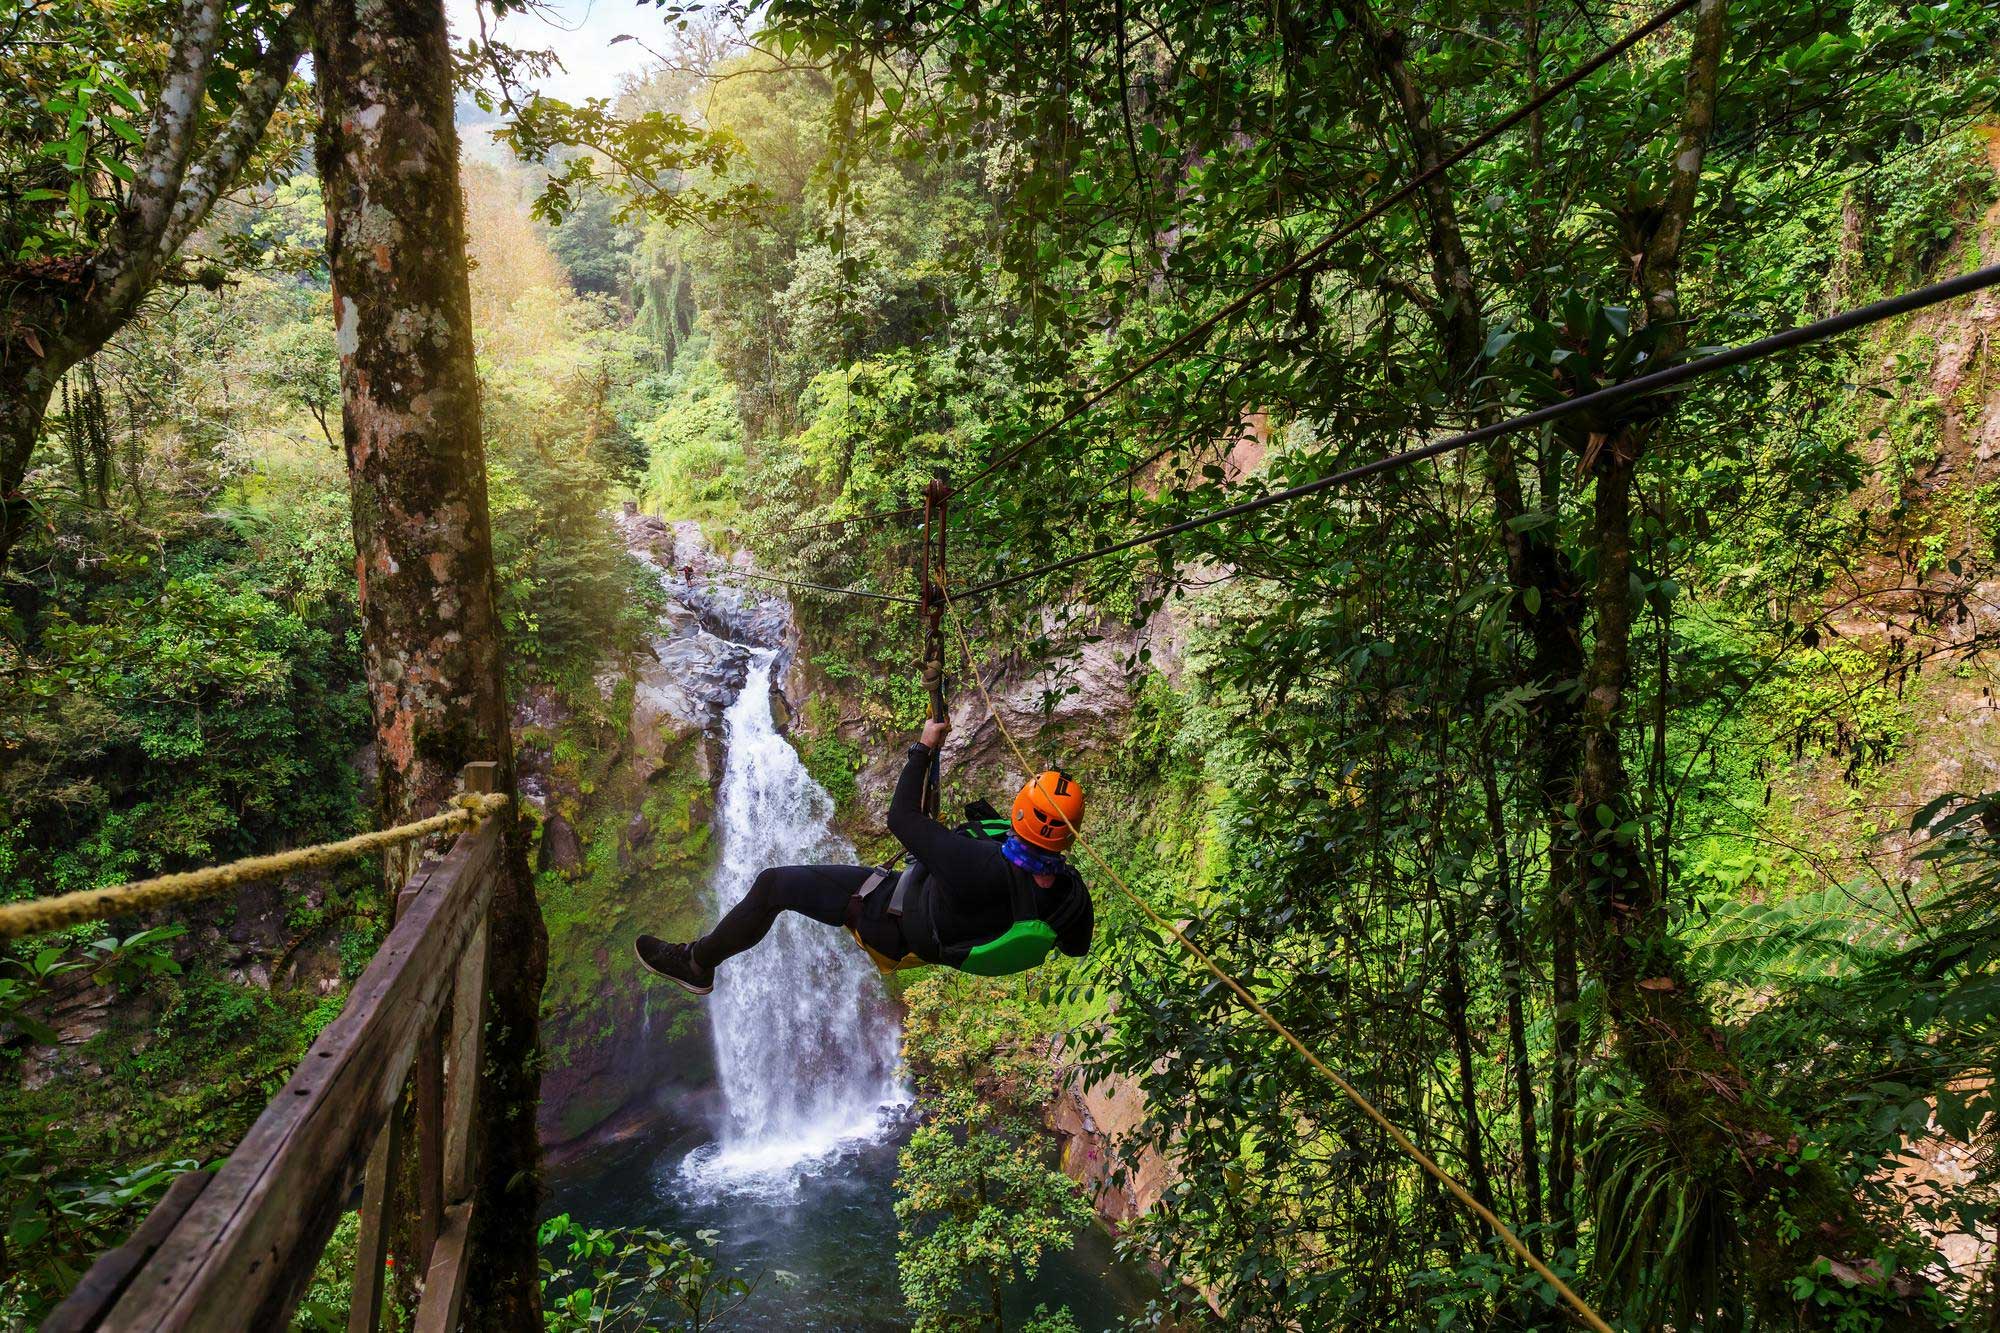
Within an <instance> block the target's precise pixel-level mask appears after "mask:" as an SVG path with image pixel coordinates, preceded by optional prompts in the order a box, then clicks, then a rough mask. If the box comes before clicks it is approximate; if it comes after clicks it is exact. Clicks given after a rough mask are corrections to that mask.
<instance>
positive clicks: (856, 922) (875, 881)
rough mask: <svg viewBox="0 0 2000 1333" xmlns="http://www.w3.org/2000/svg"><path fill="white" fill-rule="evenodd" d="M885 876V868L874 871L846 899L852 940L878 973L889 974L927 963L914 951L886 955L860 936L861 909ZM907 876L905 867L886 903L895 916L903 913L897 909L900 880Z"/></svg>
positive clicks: (880, 885)
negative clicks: (892, 895)
mask: <svg viewBox="0 0 2000 1333" xmlns="http://www.w3.org/2000/svg"><path fill="white" fill-rule="evenodd" d="M913 868H914V867H913ZM888 878H889V872H888V871H886V870H880V869H878V870H876V871H874V872H873V873H871V874H870V875H869V876H868V878H867V879H865V880H863V881H861V887H860V888H859V889H856V890H855V891H854V893H853V894H851V895H850V896H849V897H848V899H847V933H848V934H850V935H852V936H853V937H854V942H855V943H856V944H858V945H860V946H861V952H863V953H865V954H867V955H868V961H869V962H871V963H873V964H875V970H876V971H878V972H880V973H881V974H882V975H883V976H885V977H886V976H888V975H889V974H890V973H891V972H901V971H903V970H904V969H905V968H911V967H926V966H928V964H926V963H925V962H924V960H923V959H921V958H919V957H917V956H916V955H915V954H913V953H906V954H904V955H903V956H902V957H901V958H891V957H889V955H887V954H885V953H883V952H882V951H881V950H879V949H877V948H875V947H874V946H873V945H871V944H869V943H868V941H867V940H864V939H862V938H861V913H862V911H863V909H864V908H865V907H866V906H867V903H868V899H869V898H870V896H872V895H873V894H874V892H875V891H876V890H877V889H879V888H881V887H882V885H883V884H884V883H885V882H886V881H887V880H888ZM909 878H910V872H909V871H908V870H905V871H904V872H903V878H902V880H899V881H897V885H896V897H895V898H894V899H893V900H891V902H890V904H889V910H890V913H891V914H892V915H895V916H901V915H902V913H901V912H900V911H898V910H897V908H898V907H899V906H900V905H901V903H902V886H903V883H904V882H905V881H907V880H908V879H909Z"/></svg>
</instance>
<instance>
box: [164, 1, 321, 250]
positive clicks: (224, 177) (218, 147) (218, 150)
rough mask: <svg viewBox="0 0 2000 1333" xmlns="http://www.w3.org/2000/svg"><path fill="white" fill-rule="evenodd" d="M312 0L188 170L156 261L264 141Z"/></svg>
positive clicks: (276, 35) (288, 22)
mask: <svg viewBox="0 0 2000 1333" xmlns="http://www.w3.org/2000/svg"><path fill="white" fill-rule="evenodd" d="M311 18H312V5H311V3H310V0H298V3H296V4H294V5H293V6H292V10H291V13H289V14H287V15H286V16H285V19H284V21H283V22H282V23H280V24H279V25H278V28H277V31H275V32H273V33H272V34H271V38H270V41H269V42H267V43H266V44H265V47H264V54H263V55H261V56H259V57H258V59H257V65H256V74H255V75H254V77H252V78H251V80H250V81H249V83H248V84H247V85H246V86H245V87H244V89H243V93H242V96H241V98H240V99H239V100H238V101H237V103H236V110H235V111H234V112H233V113H231V115H230V117H229V121H228V123H227V124H225V125H224V126H223V127H222V130H221V132H220V133H219V134H218V135H217V136H216V140H215V142H214V143H213V144H212V145H210V147H209V150H208V153H207V155H206V156H205V157H203V158H202V160H201V161H200V162H197V163H196V164H195V165H194V166H193V167H191V168H190V169H189V170H188V172H187V177H186V179H185V180H184V181H183V182H182V185H181V189H180V194H179V197H177V198H176V199H175V200H174V207H173V212H172V214H171V215H170V216H169V218H168V219H167V224H166V227H165V229H164V231H163V233H162V234H161V236H160V239H159V243H158V245H157V246H156V247H155V249H154V252H153V254H154V257H155V259H156V260H158V261H159V262H165V261H166V260H168V259H170V258H172V257H173V255H174V252H175V251H177V250H179V249H180V247H181V246H182V244H184V243H185V242H186V241H187V238H188V237H189V236H190V235H192V234H193V232H194V230H195V228H197V227H199V226H200V225H201V224H202V222H203V220H204V219H206V218H207V217H208V214H209V210H210V209H212V208H214V207H215V201H216V200H217V199H218V198H220V197H221V196H222V193H223V192H224V191H225V190H227V189H229V188H230V186H231V185H233V184H234V183H235V181H236V178H237V176H238V175H240V174H241V173H242V171H243V166H244V164H245V163H246V162H248V161H249V160H250V154H251V153H253V152H255V151H256V148H257V144H258V143H259V142H260V141H261V140H262V139H263V137H264V130H265V127H266V126H268V125H269V124H270V123H271V115H272V113H273V112H275V111H276V110H277V109H278V103H279V102H281V101H283V100H284V96H285V89H286V88H287V87H289V86H290V85H291V81H292V70H293V68H294V67H295V66H296V65H297V64H298V63H299V54H300V52H302V51H304V50H305V46H306V42H307V40H308V39H309V37H310V34H311V31H312V22H311Z"/></svg>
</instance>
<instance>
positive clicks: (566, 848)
mask: <svg viewBox="0 0 2000 1333" xmlns="http://www.w3.org/2000/svg"><path fill="white" fill-rule="evenodd" d="M535 868H536V869H538V870H554V871H557V872H558V873H560V874H564V875H573V874H576V873H577V872H578V871H580V870H582V869H583V840H582V839H581V838H579V837H577V835H576V828H575V826H574V825H572V824H571V823H570V822H569V821H568V820H567V819H564V818H563V817H562V816H561V815H550V816H549V817H548V818H547V819H546V820H544V821H543V823H542V844H541V849H540V851H539V853H538V855H537V857H536V860H535Z"/></svg>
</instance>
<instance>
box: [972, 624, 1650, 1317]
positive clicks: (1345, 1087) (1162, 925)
mask: <svg viewBox="0 0 2000 1333" xmlns="http://www.w3.org/2000/svg"><path fill="white" fill-rule="evenodd" d="M945 602H946V605H947V606H950V604H951V598H950V597H949V595H947V596H946V598H945ZM952 609H953V610H954V611H956V609H957V608H956V607H952ZM951 625H952V629H953V630H954V631H955V632H956V633H957V635H958V643H959V647H960V649H961V650H963V652H964V653H965V674H966V675H967V676H968V677H970V678H971V680H972V683H973V686H974V687H975V688H976V689H978V691H979V697H980V699H981V700H982V701H984V703H985V704H986V711H987V713H988V714H989V715H991V717H992V718H993V725H994V727H995V728H997V729H998V730H999V732H1000V738H1001V739H1002V740H1004V741H1006V742H1007V748H1008V749H1009V750H1012V751H1013V752H1014V759H1015V761H1016V762H1017V763H1019V764H1020V765H1021V771H1022V772H1024V773H1028V774H1034V773H1035V771H1036V770H1035V767H1034V765H1032V764H1030V763H1029V762H1028V757H1027V755H1025V754H1023V753H1022V752H1021V747H1020V746H1019V745H1018V744H1016V743H1015V740H1014V737H1013V735H1012V733H1010V732H1009V731H1008V730H1007V724H1006V723H1005V722H1002V721H1001V720H1000V710H999V709H998V708H996V707H994V705H993V696H992V695H990V694H988V693H987V692H986V682H985V681H984V680H983V679H981V677H980V675H979V664H978V663H977V662H975V661H974V660H973V658H972V642H971V640H969V639H968V638H966V636H965V626H964V624H963V623H962V621H961V620H960V618H959V617H958V616H956V615H954V616H952V619H951ZM1033 781H1035V782H1036V783H1037V784H1039V783H1040V781H1041V779H1040V778H1039V777H1035V778H1033ZM1037 789H1038V790H1039V787H1038V788H1037ZM1048 794H1049V793H1047V792H1044V793H1043V795H1048ZM1049 807H1050V808H1051V809H1053V810H1055V811H1056V812H1057V813H1058V814H1061V813H1062V807H1061V806H1060V805H1058V804H1057V803H1056V802H1055V801H1054V800H1053V799H1051V800H1050V801H1049ZM1063 823H1065V824H1069V831H1070V833H1071V835H1072V836H1073V837H1074V838H1075V841H1076V845H1077V846H1078V847H1080V848H1082V849H1083V850H1084V851H1085V852H1087V853H1089V855H1090V859H1091V860H1092V861H1094V862H1096V863H1097V868H1098V869H1099V870H1102V871H1103V872H1104V873H1105V874H1106V875H1107V876H1109V877H1110V879H1111V882H1112V883H1113V884H1115V885H1117V886H1118V891H1119V892H1120V893H1122V894H1124V895H1125V897H1126V899H1127V900H1128V901H1129V902H1131V904H1132V905H1133V906H1134V907H1136V908H1138V909H1139V910H1140V911H1141V912H1143V913H1144V914H1145V916H1146V919H1147V920H1148V921H1151V922H1152V923H1153V925H1154V926H1156V927H1157V928H1159V929H1160V930H1163V931H1165V932H1167V933H1168V934H1169V935H1172V936H1173V937H1174V939H1175V940H1176V941H1178V942H1179V943H1180V946H1181V947H1182V948H1183V949H1186V950H1187V951H1188V952H1189V953H1191V954H1193V955H1194V956H1195V958H1197V959H1198V960H1200V962H1201V965H1202V966H1203V967H1205V968H1207V969H1208V970H1209V971H1210V972H1211V973H1213V974H1214V976H1215V979H1216V980H1217V981H1220V982H1221V983H1222V984H1223V985H1225V986H1227V987H1228V988H1229V989H1230V991H1231V992H1232V993H1234V994H1235V996H1236V998H1237V999H1239V1000H1241V1001H1242V1002H1243V1004H1244V1006H1245V1007H1247V1008H1248V1009H1249V1010H1250V1012H1251V1013H1253V1014H1255V1015H1256V1016H1257V1017H1258V1018H1260V1019H1262V1020H1263V1021H1264V1025H1265V1026H1266V1027H1268V1028H1270V1029H1271V1031H1273V1032H1275V1033H1277V1034H1278V1035H1279V1036H1280V1037H1282V1038H1283V1039H1284V1041H1285V1044H1286V1045H1288V1046H1290V1047H1291V1048H1292V1049H1293V1050H1295V1051H1297V1052H1298V1053H1299V1054H1300V1055H1301V1056H1302V1057H1304V1059H1305V1061H1306V1063H1307V1064H1309V1065H1311V1066H1312V1067H1313V1068H1314V1069H1316V1070H1318V1071H1319V1072H1320V1073H1321V1074H1323V1075H1325V1077H1326V1078H1327V1080H1328V1081H1330V1082H1331V1083H1332V1084H1333V1085H1334V1086H1335V1087H1337V1088H1339V1089H1340V1090H1341V1092H1342V1093H1344V1094H1345V1095H1346V1097H1347V1100H1348V1101H1350V1102H1352V1103H1354V1105H1355V1107H1356V1108H1357V1109H1358V1110H1360V1112H1361V1113H1362V1114H1363V1115H1365V1116H1367V1117H1368V1118H1369V1119H1370V1120H1372V1121H1374V1122H1375V1123H1376V1124H1377V1125H1378V1126H1380V1127H1381V1130H1382V1132H1383V1133H1385V1134H1387V1135H1388V1136H1389V1139H1390V1141H1391V1142H1393V1143H1394V1144H1395V1145H1396V1146H1397V1147H1398V1148H1399V1149H1401V1150H1402V1152H1403V1155H1404V1156H1406V1157H1408V1158H1409V1159H1410V1160H1411V1161H1413V1162H1415V1163H1416V1164H1417V1165H1418V1166H1420V1167H1422V1168H1423V1169H1424V1170H1425V1171H1427V1172H1429V1173H1430V1175H1431V1176H1432V1177H1433V1178H1434V1179H1436V1180H1437V1182H1438V1183H1439V1184H1441V1185H1443V1186H1444V1187H1445V1189H1447V1190H1449V1191H1450V1192H1451V1195H1452V1197H1453V1198H1455V1199H1457V1200H1458V1201H1459V1202H1460V1203H1462V1204H1464V1205H1465V1206H1466V1207H1467V1208H1469V1209H1470V1210H1472V1212H1473V1213H1474V1215H1476V1216H1477V1217H1478V1218H1479V1220H1480V1221H1482V1222H1484V1223H1486V1225H1487V1226H1489V1227H1491V1228H1493V1233H1494V1234H1495V1235H1496V1236H1498V1237H1499V1238H1500V1240H1501V1243H1502V1244H1504V1245H1505V1246H1506V1247H1507V1248H1508V1249H1510V1250H1512V1251H1513V1252H1514V1254H1515V1256H1516V1257H1517V1258H1519V1259H1520V1261H1521V1262H1522V1263H1524V1264H1526V1265H1527V1266H1528V1267H1529V1268H1531V1269H1533V1270H1534V1272H1535V1275H1536V1276H1537V1277H1539V1278H1541V1279H1542V1281H1544V1282H1546V1283H1548V1284H1549V1285H1550V1286H1551V1287H1554V1288H1555V1290H1556V1292H1557V1294H1558V1295H1560V1296H1561V1297H1562V1298H1563V1299H1564V1300H1565V1301H1567V1302H1568V1303H1569V1306H1570V1308H1571V1309H1572V1310H1574V1311H1576V1313H1577V1317H1578V1318H1580V1319H1582V1320H1583V1322H1584V1323H1585V1324H1587V1325H1589V1326H1590V1327H1591V1328H1592V1329H1594V1330H1596V1333H1612V1329H1611V1325H1609V1324H1607V1323H1605V1322H1604V1320H1603V1319H1602V1318H1601V1317H1600V1316H1599V1315H1598V1313H1597V1311H1595V1310H1593V1309H1591V1308H1590V1306H1589V1305H1588V1304H1587V1303H1586V1302H1585V1301H1584V1299H1583V1298H1582V1297H1581V1296H1578V1295H1577V1294H1576V1293H1575V1292H1574V1291H1572V1290H1570V1288H1569V1284H1568V1283H1566V1282H1564V1281H1563V1280H1562V1279H1561V1278H1559V1277H1557V1276H1556V1275H1555V1274H1554V1273H1553V1272H1552V1271H1550V1269H1549V1266H1548V1265H1547V1264H1545V1263H1543V1262H1542V1261H1541V1260H1540V1259H1537V1258H1536V1257H1535V1253H1534V1251H1533V1250H1530V1249H1529V1248H1528V1247H1527V1246H1526V1245H1523V1244H1522V1243H1521V1238H1520V1237H1519V1236H1516V1235H1515V1234H1514V1232H1513V1230H1512V1228H1510V1227H1509V1226H1508V1225H1507V1224H1506V1223H1505V1222H1502V1221H1501V1220H1500V1219H1499V1218H1498V1217H1496V1216H1495V1215H1494V1213H1493V1210H1492V1209H1490V1208H1488V1207H1486V1205H1484V1204H1482V1203H1480V1202H1479V1200H1477V1199H1475V1198H1473V1197H1472V1194H1471V1192H1470V1191H1469V1190H1467V1189H1466V1188H1465V1186H1463V1185H1461V1184H1459V1182H1458V1178H1457V1177H1456V1176H1454V1175H1452V1174H1451V1172H1449V1171H1447V1170H1445V1169H1444V1168H1443V1167H1441V1166H1439V1165H1438V1164H1437V1163H1436V1162H1434V1161H1432V1160H1431V1158H1430V1155H1429V1154H1428V1153H1426V1152H1425V1151H1424V1150H1423V1149H1422V1148H1419V1147H1418V1146H1417V1145H1416V1144H1415V1143H1413V1142H1412V1141H1411V1140H1410V1136H1409V1135H1407V1134H1405V1133H1404V1132H1403V1131H1402V1130H1400V1129H1398V1128H1396V1126H1395V1124H1394V1122H1392V1121H1391V1120H1390V1119H1389V1117H1388V1116H1386V1115H1384V1114H1382V1112H1381V1111H1380V1110H1378V1109H1376V1106H1375V1103H1373V1102H1371V1101H1369V1100H1368V1098H1367V1097H1365V1096H1363V1095H1362V1093H1361V1090H1360V1089H1359V1088H1357V1087H1355V1086H1354V1085H1353V1084H1352V1083H1349V1082H1348V1081H1347V1080H1346V1079H1344V1078H1342V1077H1341V1076H1340V1075H1339V1074H1337V1073H1335V1072H1334V1071H1333V1070H1332V1069H1331V1068H1329V1067H1328V1065H1327V1063H1326V1062H1325V1061H1324V1060H1322V1059H1320V1058H1319V1056H1318V1055H1316V1054H1314V1053H1313V1051H1312V1049H1311V1048H1310V1047H1308V1046H1307V1045H1306V1044H1305V1043H1304V1042H1302V1041H1300V1040H1299V1039H1298V1038H1297V1037H1295V1036H1293V1035H1292V1030H1291V1029H1290V1028H1288V1027H1286V1026H1285V1025H1284V1024H1283V1023H1280V1022H1279V1021H1278V1020H1277V1019H1276V1018H1275V1017H1273V1016H1272V1014H1271V1011H1270V1010H1268V1009H1266V1008H1265V1007H1264V1006H1263V1005H1262V1004H1261V1003H1260V1002H1259V1001H1258V999H1257V997H1256V996H1254V995H1252V994H1251V993H1250V992H1249V991H1248V990H1246V989H1245V988H1244V986H1243V983H1242V982H1240V981H1238V980H1237V979H1236V978H1235V977H1233V976H1231V975H1230V974H1229V973H1228V972H1226V971H1224V970H1223V968H1222V966H1221V965H1220V964H1218V963H1217V962H1216V961H1215V960H1214V959H1213V958H1211V957H1209V956H1208V954H1207V953H1206V952H1205V951H1204V950H1203V949H1202V948H1201V946H1200V945H1198V944H1196V943H1195V942H1194V941H1193V940H1191V939H1189V938H1188V937H1187V936H1186V935H1185V934H1183V933H1182V932H1181V929H1180V927H1178V926H1176V925H1174V924H1173V923H1172V922H1171V921H1168V920H1167V919H1166V918H1164V917H1162V916H1161V915H1160V914H1159V913H1158V912H1156V911H1154V910H1153V908H1152V906H1151V905H1150V904H1148V903H1147V902H1146V900H1145V899H1144V898H1141V897H1140V896H1139V895H1138V894H1137V893H1135V892H1134V891H1133V889H1132V886H1131V885H1129V884H1127V883H1126V882H1125V879H1124V877H1123V876H1122V875H1120V874H1119V873H1118V872H1117V870H1115V869H1113V868H1112V865H1111V863H1110V862H1109V861H1106V860H1105V859H1104V857H1103V856H1101V855H1100V854H1099V853H1098V851H1097V849H1096V848H1095V847H1092V846H1091V845H1090V844H1089V843H1087V842H1085V841H1084V840H1083V835H1082V834H1081V833H1080V832H1079V831H1078V830H1077V827H1076V825H1075V824H1071V823H1070V819H1069V816H1068V815H1063Z"/></svg>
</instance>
